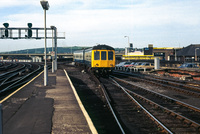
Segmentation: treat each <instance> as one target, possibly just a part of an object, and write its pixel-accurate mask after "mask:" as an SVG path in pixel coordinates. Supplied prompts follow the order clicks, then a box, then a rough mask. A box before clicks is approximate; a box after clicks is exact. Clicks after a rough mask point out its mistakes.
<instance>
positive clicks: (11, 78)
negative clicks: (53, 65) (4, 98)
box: [0, 64, 43, 95]
mask: <svg viewBox="0 0 200 134" xmlns="http://www.w3.org/2000/svg"><path fill="white" fill-rule="evenodd" d="M42 70H43V65H34V64H21V65H20V66H19V67H18V68H15V67H14V69H11V71H7V72H5V73H2V74H0V94H1V95H3V94H4V93H7V92H9V91H11V90H12V89H15V88H17V87H19V86H21V85H23V84H25V83H27V82H28V81H29V80H30V79H31V78H33V77H34V76H35V75H37V74H38V73H39V72H41V71H42Z"/></svg>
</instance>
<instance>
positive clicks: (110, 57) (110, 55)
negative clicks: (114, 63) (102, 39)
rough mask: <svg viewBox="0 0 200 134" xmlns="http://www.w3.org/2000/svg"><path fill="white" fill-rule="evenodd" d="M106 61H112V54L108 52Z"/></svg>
mask: <svg viewBox="0 0 200 134" xmlns="http://www.w3.org/2000/svg"><path fill="white" fill-rule="evenodd" d="M108 60H113V52H112V51H111V52H108Z"/></svg>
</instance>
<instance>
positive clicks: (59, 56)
mask: <svg viewBox="0 0 200 134" xmlns="http://www.w3.org/2000/svg"><path fill="white" fill-rule="evenodd" d="M122 55H123V54H116V58H120V59H121V57H122ZM51 56H52V54H51V53H48V54H47V57H51ZM8 57H30V58H33V57H40V58H42V59H44V54H43V53H40V54H38V53H37V54H36V53H26V54H9V53H6V54H5V53H4V54H1V53H0V59H1V60H3V59H6V58H8ZM73 57H74V55H73V53H58V54H57V59H73Z"/></svg>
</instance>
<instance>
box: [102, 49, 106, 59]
mask: <svg viewBox="0 0 200 134" xmlns="http://www.w3.org/2000/svg"><path fill="white" fill-rule="evenodd" d="M101 60H106V51H101Z"/></svg>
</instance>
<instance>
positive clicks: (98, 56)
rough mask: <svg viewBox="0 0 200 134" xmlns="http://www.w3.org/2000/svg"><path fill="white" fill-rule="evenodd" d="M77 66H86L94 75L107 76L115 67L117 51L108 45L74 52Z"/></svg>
mask: <svg viewBox="0 0 200 134" xmlns="http://www.w3.org/2000/svg"><path fill="white" fill-rule="evenodd" d="M74 62H75V64H76V65H84V66H85V67H86V68H87V69H89V70H91V71H92V72H94V73H98V74H102V75H107V74H110V73H111V72H112V69H113V68H114V67H115V49H114V48H113V47H111V46H108V45H97V46H94V47H92V48H88V49H84V50H78V51H75V52H74Z"/></svg>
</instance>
